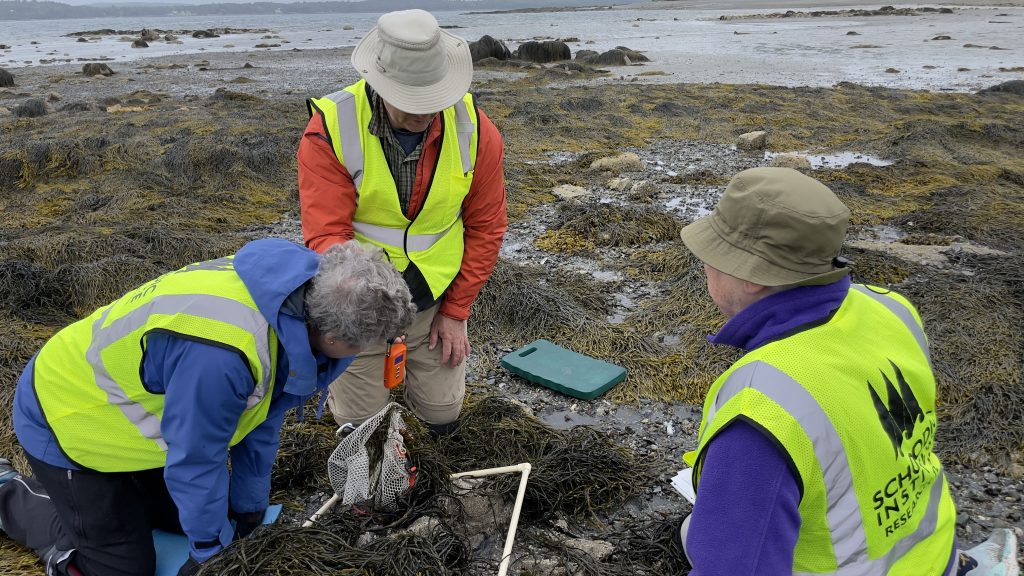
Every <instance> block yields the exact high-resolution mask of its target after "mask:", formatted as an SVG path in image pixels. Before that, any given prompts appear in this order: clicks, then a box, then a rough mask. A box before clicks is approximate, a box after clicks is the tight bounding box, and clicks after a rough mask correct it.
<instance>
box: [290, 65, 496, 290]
mask: <svg viewBox="0 0 1024 576" xmlns="http://www.w3.org/2000/svg"><path fill="white" fill-rule="evenodd" d="M307 104H308V107H309V112H310V115H311V116H312V114H313V112H314V110H316V111H319V112H320V114H321V115H322V116H323V119H324V129H325V130H326V132H327V137H328V139H329V140H330V143H331V147H332V148H333V149H334V154H335V155H336V156H337V157H338V161H339V162H341V163H342V165H344V166H345V169H346V170H348V173H349V175H350V176H351V177H352V182H353V184H354V185H355V188H356V197H357V199H356V212H355V215H354V216H353V222H352V227H353V229H354V232H355V237H356V240H358V241H360V242H368V243H370V244H374V245H375V246H379V247H381V248H383V249H384V251H385V252H387V255H388V257H389V258H390V259H391V262H392V263H393V264H394V265H395V268H397V269H398V270H399V271H400V272H404V271H405V269H406V268H408V266H409V263H410V262H412V263H414V264H415V265H416V267H417V268H418V269H419V270H420V272H421V273H422V274H423V278H424V279H425V280H426V281H427V284H428V285H429V286H430V291H431V293H432V294H433V296H434V299H435V300H436V299H438V298H440V297H441V295H442V294H443V293H444V291H445V290H446V289H447V288H448V285H449V284H451V282H452V280H454V279H455V276H456V275H457V274H458V273H459V270H460V269H461V267H462V253H463V249H464V239H463V230H464V227H463V223H462V201H463V200H464V199H465V198H466V195H467V194H469V188H470V185H471V184H472V183H473V170H474V166H475V165H476V154H477V144H478V140H479V130H478V125H477V123H478V119H477V113H476V107H475V106H474V105H473V97H472V95H470V94H466V95H465V96H464V97H463V98H462V100H460V101H459V102H457V103H456V104H455V105H454V106H451V107H449V108H446V109H445V110H444V111H442V112H441V113H440V114H439V116H438V118H439V119H440V121H441V123H442V126H441V131H442V142H441V150H440V153H439V155H438V158H437V165H436V166H435V169H434V174H433V177H432V178H431V181H430V188H429V189H428V190H427V193H426V198H425V199H424V202H423V207H422V208H421V209H420V211H419V213H418V214H417V215H416V217H415V219H413V220H409V219H408V218H406V217H405V214H404V213H403V212H402V207H401V205H400V203H399V201H398V189H397V187H396V185H395V181H394V179H393V178H392V176H391V170H390V169H389V168H388V163H387V159H386V158H385V156H384V149H383V148H382V147H381V143H380V139H379V138H377V137H376V136H374V135H373V134H371V133H370V129H369V126H370V117H371V116H372V114H373V108H372V106H371V102H370V99H369V98H368V97H367V94H366V81H365V80H360V81H359V82H356V83H355V84H353V85H351V86H348V87H346V88H344V89H343V90H339V91H338V92H335V93H333V94H329V95H327V96H325V97H323V98H313V99H310V100H309V101H308V103H307Z"/></svg>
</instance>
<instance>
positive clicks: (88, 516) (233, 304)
mask: <svg viewBox="0 0 1024 576" xmlns="http://www.w3.org/2000/svg"><path fill="white" fill-rule="evenodd" d="M415 314H416V307H415V306H414V305H413V304H412V296H411V295H410V293H409V288H408V287H407V286H406V284H405V282H404V281H403V280H402V277H401V275H400V274H399V273H398V272H397V271H395V268H394V266H392V265H391V264H390V263H388V262H387V261H386V260H384V259H383V258H382V257H381V254H380V253H379V251H376V250H374V251H372V252H371V251H368V250H363V249H361V248H360V247H359V246H358V245H355V244H344V245H338V246H335V247H332V248H331V249H330V250H328V251H326V252H325V253H324V254H323V255H318V254H317V253H316V252H313V251H312V250H308V249H306V248H303V247H301V246H298V245H296V244H293V243H291V242H288V241H286V240H281V239H266V240H257V241H254V242H250V243H248V244H246V245H245V246H244V247H242V249H241V250H239V251H238V253H237V254H234V255H232V256H228V257H225V258H219V259H216V260H210V261H207V262H199V263H196V264H191V265H189V266H186V267H184V268H182V269H180V270H176V271H173V272H169V273H167V274H164V275H163V276H160V277H159V278H156V279H154V280H152V281H150V282H147V283H146V284H144V285H142V286H140V287H138V288H136V289H134V290H132V291H130V292H128V293H127V294H125V295H124V296H122V297H121V298H119V299H117V300H115V301H114V302H113V303H111V304H109V305H107V306H104V307H102V308H100V309H98V310H97V311H96V312H94V313H93V314H91V315H90V316H89V317H87V318H84V319H82V320H79V321H78V322H75V323H74V324H71V325H70V326H67V327H65V328H64V329H62V330H61V331H59V332H58V333H57V334H55V335H54V336H53V337H52V338H51V339H50V340H49V341H48V342H47V343H46V344H45V345H44V346H43V348H42V349H41V350H40V351H39V352H38V353H37V354H36V355H35V356H34V357H33V358H32V360H31V361H30V362H29V363H28V366H27V367H26V368H25V371H24V372H23V373H22V375H21V378H20V379H19V380H18V386H17V388H16V390H15V395H14V430H15V433H16V434H17V436H18V441H19V442H20V443H21V446H22V448H24V450H25V453H26V457H27V460H28V462H29V464H30V465H31V467H32V471H33V473H34V474H33V475H32V476H21V475H19V474H17V472H16V471H14V470H13V467H12V466H11V464H10V462H9V461H7V460H6V459H0V535H3V534H4V533H6V535H7V537H9V538H11V539H13V540H15V541H17V542H19V543H21V544H23V545H25V546H27V547H29V548H32V549H34V550H36V552H37V553H38V554H39V556H40V558H41V559H42V560H43V562H44V564H45V565H46V573H47V574H48V575H72V576H77V575H85V576H147V575H149V576H151V575H152V574H153V573H154V570H155V551H154V548H153V539H152V529H153V528H162V529H164V530H168V531H173V532H178V533H182V532H183V533H184V534H185V535H187V536H188V540H189V557H188V560H187V561H186V562H185V564H184V565H183V566H182V567H181V569H180V570H179V572H178V574H179V576H190V575H191V574H193V573H195V572H196V571H197V570H198V568H199V566H200V565H201V563H202V562H204V561H205V560H207V559H208V558H210V557H211V556H213V555H214V554H216V553H217V552H219V551H220V550H221V549H223V547H224V546H227V545H228V543H230V542H231V541H232V539H233V538H235V537H244V536H246V535H247V534H248V533H249V532H251V531H252V530H253V529H254V528H255V527H256V526H259V524H260V521H261V519H262V518H263V515H264V511H265V510H266V508H267V505H268V503H269V495H270V474H271V469H272V466H273V463H274V459H275V457H276V455H277V448H278V442H279V438H278V436H279V433H280V429H281V425H282V423H283V421H284V417H285V413H286V412H288V411H289V410H291V409H292V408H299V409H301V406H303V404H304V403H305V402H306V400H307V399H309V398H310V397H311V396H312V395H314V394H316V393H317V392H320V393H324V392H325V391H326V389H327V386H328V384H330V383H331V382H332V381H334V380H335V379H336V378H337V377H338V375H340V374H341V372H343V371H344V370H345V368H346V367H347V366H348V365H349V363H351V362H352V357H353V356H355V355H356V354H357V353H358V352H359V351H360V350H361V349H362V348H364V347H365V346H367V345H370V344H376V343H378V342H381V341H383V340H385V339H387V338H393V337H395V336H398V335H401V334H402V333H404V331H405V330H406V329H407V328H408V327H409V325H410V324H411V323H412V319H413V317H414V316H415ZM228 460H230V467H229V466H228ZM231 519H234V520H236V524H235V525H232V523H231V522H230V520H231Z"/></svg>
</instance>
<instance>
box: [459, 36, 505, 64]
mask: <svg viewBox="0 0 1024 576" xmlns="http://www.w3.org/2000/svg"><path fill="white" fill-rule="evenodd" d="M469 53H470V54H472V55H473V62H479V61H480V60H483V59H484V58H497V59H498V60H508V59H509V58H511V57H512V51H511V50H509V49H508V46H505V43H504V42H502V41H501V40H495V39H494V38H492V37H490V36H488V35H486V34H484V35H483V36H481V37H480V39H479V40H477V41H476V42H470V43H469Z"/></svg>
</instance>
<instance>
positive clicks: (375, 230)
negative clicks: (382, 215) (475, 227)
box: [352, 210, 462, 252]
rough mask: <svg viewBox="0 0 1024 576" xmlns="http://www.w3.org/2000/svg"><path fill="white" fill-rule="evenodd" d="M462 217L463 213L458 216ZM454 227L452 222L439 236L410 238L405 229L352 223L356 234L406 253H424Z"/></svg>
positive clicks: (414, 236) (429, 235)
mask: <svg viewBox="0 0 1024 576" xmlns="http://www.w3.org/2000/svg"><path fill="white" fill-rule="evenodd" d="M461 217H462V211H461V210H460V211H459V214H458V215H457V216H456V221H458V218H461ZM452 226H455V222H452V224H451V226H448V227H447V228H445V229H444V230H443V231H442V232H438V233H437V234H410V235H409V236H408V237H406V235H405V228H386V227H384V226H377V225H375V224H367V223H365V222H352V229H353V230H355V231H356V232H358V233H360V234H362V235H363V236H366V237H367V238H369V239H370V240H373V241H374V242H380V243H381V244H387V245H388V246H396V247H400V248H403V249H404V250H405V251H406V252H422V251H424V250H426V249H428V248H430V247H431V246H433V245H434V244H437V241H438V240H440V239H441V238H444V237H445V236H446V235H447V234H448V233H449V232H451V230H452Z"/></svg>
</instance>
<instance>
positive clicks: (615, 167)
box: [590, 152, 644, 173]
mask: <svg viewBox="0 0 1024 576" xmlns="http://www.w3.org/2000/svg"><path fill="white" fill-rule="evenodd" d="M590 169H591V170H605V171H608V172H615V173H622V172H640V171H642V170H643V169H644V161H643V160H642V159H641V158H640V156H638V155H637V154H636V153H635V152H625V153H623V154H619V155H618V156H610V157H607V158H598V159H597V160H594V161H593V162H591V163H590Z"/></svg>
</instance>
